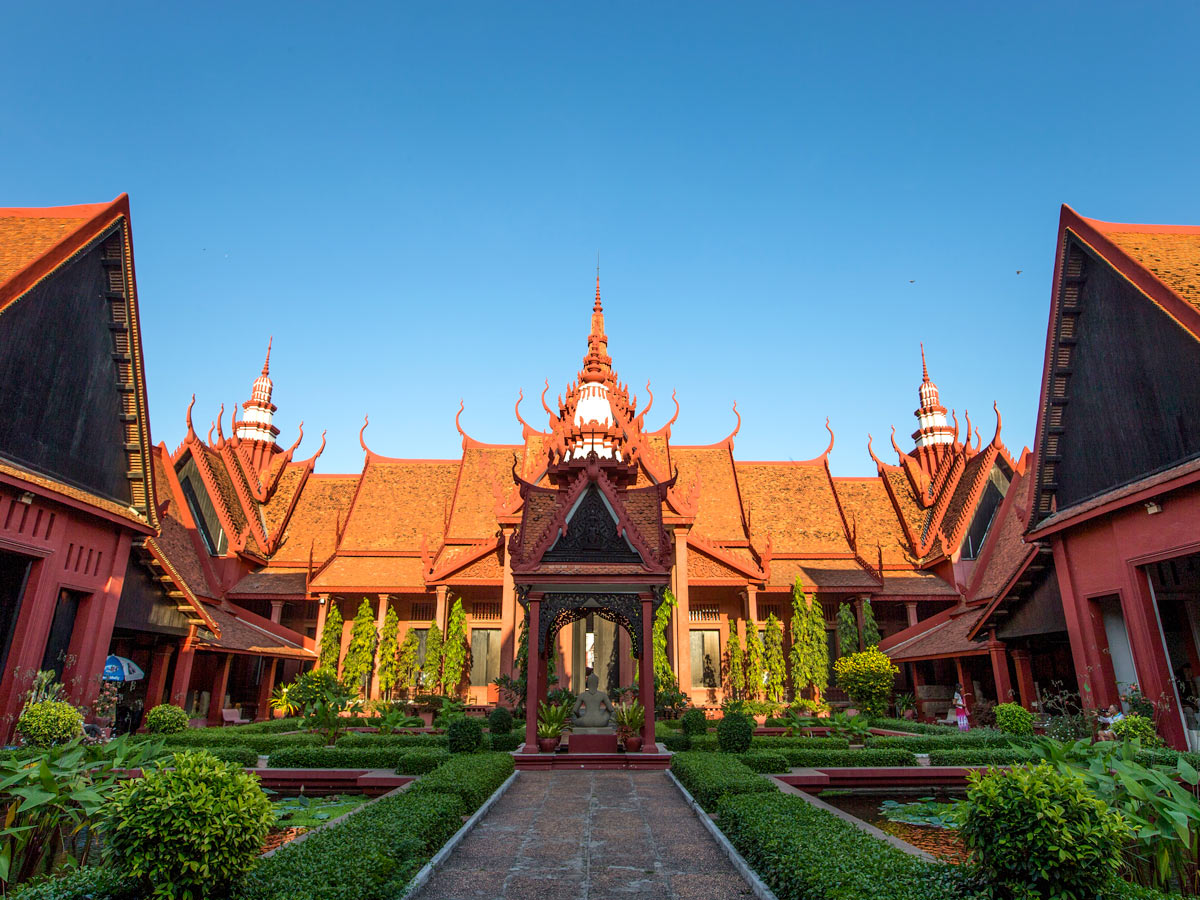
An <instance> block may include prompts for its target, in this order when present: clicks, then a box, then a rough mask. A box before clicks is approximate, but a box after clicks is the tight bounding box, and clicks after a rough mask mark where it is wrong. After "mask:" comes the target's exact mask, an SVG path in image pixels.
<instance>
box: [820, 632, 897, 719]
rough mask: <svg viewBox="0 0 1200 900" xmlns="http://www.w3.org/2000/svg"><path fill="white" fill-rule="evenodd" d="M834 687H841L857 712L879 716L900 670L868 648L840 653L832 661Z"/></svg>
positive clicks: (883, 711)
mask: <svg viewBox="0 0 1200 900" xmlns="http://www.w3.org/2000/svg"><path fill="white" fill-rule="evenodd" d="M833 672H834V675H835V677H836V678H837V686H838V687H840V688H841V689H842V690H844V691H845V692H846V693H847V695H849V697H850V699H851V700H852V701H854V705H855V706H856V707H858V710H859V712H862V713H865V714H866V715H868V716H882V715H884V714H885V713H886V712H887V708H888V698H889V697H890V696H891V694H892V687H893V685H894V683H895V680H896V675H898V674H899V672H900V670H899V669H898V668H897V667H896V664H895V663H893V662H892V661H891V659H890V658H889V657H888V655H887V654H886V653H883V652H881V651H880V650H879V649H877V648H875V647H872V648H871V649H869V650H863V651H862V652H861V653H852V654H850V655H849V656H843V657H841V658H840V659H838V660H837V661H835V662H834V664H833Z"/></svg>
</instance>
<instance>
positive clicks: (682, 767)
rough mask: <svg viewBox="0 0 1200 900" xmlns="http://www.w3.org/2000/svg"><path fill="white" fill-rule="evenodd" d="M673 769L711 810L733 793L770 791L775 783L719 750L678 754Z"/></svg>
mask: <svg viewBox="0 0 1200 900" xmlns="http://www.w3.org/2000/svg"><path fill="white" fill-rule="evenodd" d="M671 771H672V772H673V773H674V774H675V777H676V778H678V779H679V783H680V784H682V785H683V786H684V787H685V788H687V789H688V793H690V794H691V795H692V796H693V797H695V798H696V802H697V803H699V804H700V806H701V807H703V808H704V809H706V810H709V811H710V812H711V811H712V810H715V809H716V806H717V802H718V801H719V800H720V799H721V798H722V797H724V796H727V795H729V794H770V793H774V792H775V790H776V787H775V785H774V784H773V783H772V782H770V781H768V780H767V779H766V778H763V777H762V776H761V775H756V774H755V773H754V772H753V770H751V769H750V768H748V767H747V766H746V765H745V764H744V763H743V762H742V761H741V760H740V759H737V758H736V757H733V756H725V755H722V754H719V753H677V754H675V756H674V757H672V758H671Z"/></svg>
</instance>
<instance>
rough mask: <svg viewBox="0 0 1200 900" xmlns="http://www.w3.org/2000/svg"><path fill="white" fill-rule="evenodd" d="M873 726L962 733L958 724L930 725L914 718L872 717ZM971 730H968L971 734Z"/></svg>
mask: <svg viewBox="0 0 1200 900" xmlns="http://www.w3.org/2000/svg"><path fill="white" fill-rule="evenodd" d="M871 727H872V728H883V729H885V730H887V731H907V732H908V733H909V734H945V735H952V734H961V733H962V732H960V731H959V730H958V726H956V725H930V724H928V723H927V722H916V721H914V720H912V719H890V718H887V717H883V718H872V719H871ZM969 733H970V732H968V734H969Z"/></svg>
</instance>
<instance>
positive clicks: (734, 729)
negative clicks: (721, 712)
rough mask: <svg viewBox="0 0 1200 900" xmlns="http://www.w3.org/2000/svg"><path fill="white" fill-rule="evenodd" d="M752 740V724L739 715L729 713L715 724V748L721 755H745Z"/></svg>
mask: <svg viewBox="0 0 1200 900" xmlns="http://www.w3.org/2000/svg"><path fill="white" fill-rule="evenodd" d="M753 738H754V723H753V722H751V721H750V719H749V718H748V717H747V716H743V715H742V714H741V713H729V714H728V715H726V716H724V717H723V718H722V719H721V721H720V722H718V723H717V746H718V747H720V748H721V752H722V753H745V752H746V751H747V750H749V749H750V741H751V740H752V739H753Z"/></svg>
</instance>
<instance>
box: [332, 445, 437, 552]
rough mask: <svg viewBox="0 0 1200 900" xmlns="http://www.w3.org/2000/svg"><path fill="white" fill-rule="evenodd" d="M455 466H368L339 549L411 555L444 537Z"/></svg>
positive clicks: (390, 462)
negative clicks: (426, 540)
mask: <svg viewBox="0 0 1200 900" xmlns="http://www.w3.org/2000/svg"><path fill="white" fill-rule="evenodd" d="M459 465H460V463H459V461H458V460H446V461H441V460H437V461H429V462H426V461H415V460H414V461H408V460H387V461H381V460H374V459H373V460H371V461H370V462H369V463H368V464H367V467H366V469H365V470H364V472H363V476H362V484H361V485H360V487H359V490H358V496H357V497H356V498H355V501H354V506H353V508H352V509H351V511H350V522H349V524H348V525H347V526H346V532H345V535H344V536H343V538H342V549H343V550H345V551H347V552H349V551H353V550H415V549H417V548H419V547H420V546H421V542H422V540H423V539H425V538H428V541H429V544H430V546H431V547H436V546H437V545H438V544H440V543H441V541H442V537H443V536H444V535H445V528H446V517H447V513H448V512H449V509H450V499H451V497H452V495H453V492H454V483H455V481H456V479H457V477H458V470H459Z"/></svg>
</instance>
